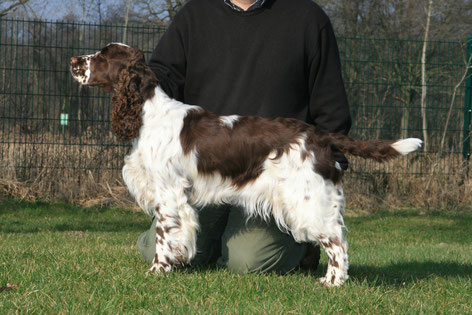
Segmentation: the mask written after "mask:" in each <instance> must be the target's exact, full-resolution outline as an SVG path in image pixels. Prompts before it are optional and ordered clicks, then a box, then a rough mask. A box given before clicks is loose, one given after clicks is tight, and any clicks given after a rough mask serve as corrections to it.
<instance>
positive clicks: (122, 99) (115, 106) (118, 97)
mask: <svg viewBox="0 0 472 315" xmlns="http://www.w3.org/2000/svg"><path fill="white" fill-rule="evenodd" d="M156 86H157V79H156V77H155V75H154V73H153V72H152V71H151V70H150V69H149V67H147V66H146V64H145V61H144V55H143V53H142V52H141V51H139V50H137V51H136V54H135V55H134V56H133V58H131V59H130V62H129V65H128V66H127V67H126V68H125V69H123V70H122V71H121V72H120V74H119V82H118V84H117V87H116V89H115V90H116V92H115V94H114V95H113V96H112V98H111V103H112V113H111V130H112V132H113V133H114V134H115V135H116V136H117V137H118V138H119V139H120V140H122V141H130V140H132V139H134V138H136V137H137V136H138V135H139V130H140V129H141V126H142V108H143V103H144V101H145V100H146V99H148V98H151V97H152V96H153V95H154V88H155V87H156Z"/></svg>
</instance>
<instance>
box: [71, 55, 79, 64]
mask: <svg viewBox="0 0 472 315" xmlns="http://www.w3.org/2000/svg"><path fill="white" fill-rule="evenodd" d="M77 62H79V59H77V58H76V57H72V58H70V65H71V66H73V65H75V64H76V63H77Z"/></svg>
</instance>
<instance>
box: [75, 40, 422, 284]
mask: <svg viewBox="0 0 472 315" xmlns="http://www.w3.org/2000/svg"><path fill="white" fill-rule="evenodd" d="M70 64H71V72H72V75H73V77H74V78H75V79H76V80H77V81H78V82H80V83H81V84H83V85H89V86H99V87H102V88H104V89H105V90H106V91H108V92H110V91H114V95H113V96H112V99H111V102H112V114H111V129H112V132H113V133H114V134H116V136H117V137H118V138H119V139H121V140H123V141H132V150H131V152H130V154H129V155H128V156H126V157H125V165H124V167H123V179H124V182H125V183H126V186H127V187H128V189H129V191H130V192H131V194H132V195H133V196H134V198H135V199H136V201H137V203H138V204H139V206H140V207H141V208H142V209H143V210H144V212H146V213H147V214H148V215H150V216H157V218H158V219H159V222H158V225H157V227H156V256H155V257H154V260H153V263H152V266H151V268H150V270H149V271H151V272H152V271H157V272H168V271H170V270H171V269H172V268H173V267H176V266H179V265H182V264H185V263H189V262H190V261H191V259H192V258H193V257H194V255H195V252H196V245H195V241H196V237H197V230H198V228H199V224H198V213H197V211H196V210H195V209H196V208H200V207H203V206H205V205H208V204H222V203H232V204H238V205H242V206H243V207H244V209H246V215H247V216H249V217H250V216H260V217H262V218H266V219H267V218H269V217H273V218H274V219H275V221H276V222H277V225H278V227H279V228H280V229H281V230H283V231H287V232H289V233H291V234H292V235H293V237H294V238H295V240H296V241H297V242H318V243H320V244H321V245H322V246H323V248H324V249H325V251H326V253H327V255H328V257H329V263H328V270H327V273H326V276H325V277H323V278H321V279H320V281H321V282H322V283H323V284H325V285H327V286H339V285H341V284H343V283H344V281H346V279H347V278H348V275H347V270H348V255H347V249H348V244H347V242H346V239H345V238H344V235H343V228H344V221H343V213H344V207H345V199H344V194H343V190H342V182H341V178H342V173H343V172H342V170H341V168H340V167H339V165H338V164H337V162H335V161H334V160H333V154H332V151H333V148H337V149H339V150H341V151H342V152H344V153H349V154H353V155H357V156H361V157H363V158H368V159H373V160H375V161H378V162H381V161H385V160H388V159H391V158H394V157H396V156H400V155H405V154H408V153H410V152H412V151H415V150H417V149H418V148H419V147H420V146H421V143H422V141H421V140H419V139H414V138H410V139H404V140H393V141H392V140H371V141H365V142H364V141H359V140H355V139H352V138H349V137H347V136H344V135H341V134H327V133H323V132H321V131H320V130H319V129H317V128H316V126H312V125H308V124H306V123H304V122H302V121H298V120H296V119H290V118H262V117H242V116H237V115H233V116H218V115H216V114H213V113H211V112H208V111H206V110H204V109H203V108H201V107H198V106H191V105H186V104H183V103H181V102H179V101H177V100H174V99H172V98H170V97H169V96H167V95H166V93H164V91H163V90H162V89H161V88H160V87H159V83H158V81H157V79H156V77H155V75H154V74H153V72H152V71H151V70H150V69H149V68H148V66H147V65H146V63H145V60H144V55H143V53H142V52H141V51H140V50H137V49H134V48H132V47H130V46H127V45H124V44H118V43H111V44H109V45H108V46H106V47H105V48H103V49H102V50H100V51H99V52H97V53H95V54H93V55H85V56H78V57H72V58H71V60H70Z"/></svg>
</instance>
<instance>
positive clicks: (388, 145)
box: [328, 134, 423, 162]
mask: <svg viewBox="0 0 472 315" xmlns="http://www.w3.org/2000/svg"><path fill="white" fill-rule="evenodd" d="M328 138H329V139H330V140H329V142H330V144H331V146H333V147H335V148H337V149H338V150H340V151H342V152H343V153H349V154H352V155H357V156H360V157H362V158H365V159H373V160H375V161H377V162H382V161H387V160H390V159H392V158H395V157H397V156H400V155H407V154H408V153H411V152H413V151H416V150H418V149H419V148H420V147H421V145H422V143H423V141H422V140H420V139H417V138H408V139H401V140H369V141H360V140H356V139H353V138H351V137H348V136H345V135H342V134H329V136H328Z"/></svg>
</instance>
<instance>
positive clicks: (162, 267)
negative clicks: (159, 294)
mask: <svg viewBox="0 0 472 315" xmlns="http://www.w3.org/2000/svg"><path fill="white" fill-rule="evenodd" d="M169 206H170V207H169ZM155 215H156V217H157V224H156V254H155V256H154V259H153V262H152V265H151V268H150V269H149V272H169V271H171V270H172V269H173V268H175V267H179V266H182V265H184V264H187V263H189V262H190V260H191V259H192V258H193V256H194V255H195V253H196V235H197V229H198V219H197V216H196V212H195V210H194V209H193V208H192V207H191V206H189V205H188V204H187V203H186V202H184V203H180V204H175V203H170V205H166V206H160V207H156V210H155Z"/></svg>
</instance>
